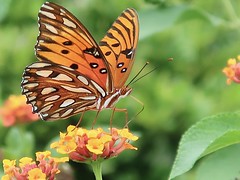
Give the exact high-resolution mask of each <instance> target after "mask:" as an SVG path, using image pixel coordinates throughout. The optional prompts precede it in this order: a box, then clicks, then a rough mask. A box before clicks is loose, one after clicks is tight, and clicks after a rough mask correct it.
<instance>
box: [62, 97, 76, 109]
mask: <svg viewBox="0 0 240 180" xmlns="http://www.w3.org/2000/svg"><path fill="white" fill-rule="evenodd" d="M74 102H75V100H74V99H66V100H65V101H63V103H62V104H61V105H60V106H59V107H61V108H64V107H67V106H69V105H71V104H73V103H74Z"/></svg>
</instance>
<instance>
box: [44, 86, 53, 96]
mask: <svg viewBox="0 0 240 180" xmlns="http://www.w3.org/2000/svg"><path fill="white" fill-rule="evenodd" d="M55 91H56V89H55V88H52V87H48V88H44V89H43V90H42V92H41V94H42V95H45V94H50V93H52V92H55Z"/></svg>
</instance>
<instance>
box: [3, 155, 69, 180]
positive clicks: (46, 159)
mask: <svg viewBox="0 0 240 180" xmlns="http://www.w3.org/2000/svg"><path fill="white" fill-rule="evenodd" d="M68 160H69V158H68V157H62V158H53V157H51V152H50V151H45V152H37V153H36V161H33V159H32V158H29V157H23V158H21V159H20V160H19V164H18V166H17V165H16V160H9V159H4V160H3V168H4V173H5V175H4V176H3V177H2V180H10V179H20V180H21V179H22V180H24V179H31V180H39V179H42V180H44V179H46V180H53V179H54V178H55V175H56V174H58V173H60V170H59V169H58V165H59V164H60V163H63V162H66V161H68Z"/></svg>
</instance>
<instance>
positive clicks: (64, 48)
mask: <svg viewBox="0 0 240 180" xmlns="http://www.w3.org/2000/svg"><path fill="white" fill-rule="evenodd" d="M39 31H40V34H39V36H38V41H37V44H36V46H35V51H36V56H37V57H38V59H39V60H40V61H45V60H49V61H52V62H55V63H57V64H61V65H65V66H67V67H70V68H72V69H75V70H77V71H79V72H81V73H83V74H85V75H86V76H88V77H91V79H93V80H94V81H96V82H97V83H98V84H99V85H100V86H101V87H102V88H104V90H106V91H111V90H112V79H111V74H110V73H108V72H109V71H110V70H109V66H108V64H107V61H106V60H105V57H104V56H103V54H102V52H101V50H100V49H99V47H98V45H97V43H96V42H95V41H94V39H93V38H92V36H91V34H90V33H89V32H88V31H87V29H86V28H85V27H84V26H83V24H82V23H81V22H79V21H78V20H77V19H76V18H75V17H74V15H72V14H71V13H70V12H69V11H67V10H66V9H65V8H63V7H61V6H59V5H57V4H54V3H48V2H46V3H44V4H43V6H42V7H41V9H40V11H39Z"/></svg>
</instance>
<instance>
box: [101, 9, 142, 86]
mask: <svg viewBox="0 0 240 180" xmlns="http://www.w3.org/2000/svg"><path fill="white" fill-rule="evenodd" d="M138 36H139V22H138V15H137V12H136V11H135V10H134V9H130V8H129V9H126V10H125V11H124V12H123V13H122V14H121V15H120V16H119V17H118V18H117V20H116V21H115V22H114V23H113V25H112V27H111V28H110V29H109V30H108V32H107V34H106V36H105V37H104V38H103V39H102V40H101V42H100V43H99V46H100V49H101V50H102V52H103V54H104V56H105V58H106V60H107V61H108V62H109V63H110V69H111V72H112V76H113V86H114V88H121V87H122V86H124V84H125V82H126V81H127V79H128V76H129V74H130V72H131V69H132V66H133V63H134V56H135V52H136V48H137V44H138Z"/></svg>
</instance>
